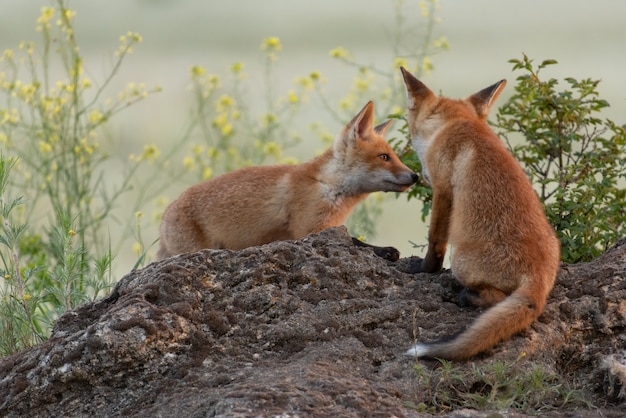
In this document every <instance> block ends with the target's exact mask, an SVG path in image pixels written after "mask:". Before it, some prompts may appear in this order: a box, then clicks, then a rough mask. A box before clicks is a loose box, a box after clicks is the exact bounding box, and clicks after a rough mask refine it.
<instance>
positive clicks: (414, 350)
mask: <svg viewBox="0 0 626 418" xmlns="http://www.w3.org/2000/svg"><path fill="white" fill-rule="evenodd" d="M427 353H428V346H427V345H426V344H416V345H415V346H413V347H411V348H410V349H409V350H408V351H407V352H406V353H404V355H405V356H412V357H422V356H425V355H426V354H427Z"/></svg>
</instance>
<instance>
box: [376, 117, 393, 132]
mask: <svg viewBox="0 0 626 418" xmlns="http://www.w3.org/2000/svg"><path fill="white" fill-rule="evenodd" d="M392 124H393V119H389V120H388V121H386V122H383V123H381V124H380V125H378V126H376V127H374V132H376V133H377V134H378V135H380V136H385V133H386V132H387V129H389V128H390V127H391V125H392Z"/></svg>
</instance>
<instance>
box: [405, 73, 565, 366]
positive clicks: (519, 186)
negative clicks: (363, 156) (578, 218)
mask: <svg viewBox="0 0 626 418" xmlns="http://www.w3.org/2000/svg"><path fill="white" fill-rule="evenodd" d="M402 74H403V76H404V83H405V85H406V89H407V96H408V107H409V115H408V123H409V132H410V135H411V141H412V144H413V146H414V148H415V149H416V150H417V152H418V154H419V158H420V161H421V162H422V168H423V170H422V175H423V176H424V179H425V180H426V181H427V182H429V183H430V185H431V186H432V189H433V205H432V213H431V220H430V230H429V232H428V251H427V253H426V258H425V259H424V260H422V261H421V262H419V263H417V264H416V265H414V266H413V272H436V271H438V270H439V269H441V266H442V263H443V258H444V255H445V253H446V245H447V243H448V241H449V242H450V244H452V246H453V248H454V251H453V252H452V256H451V264H452V265H451V269H452V273H453V274H454V276H455V277H456V278H457V279H458V280H459V282H461V283H462V284H463V285H464V286H466V289H465V291H464V293H462V294H461V296H462V301H463V302H465V303H467V304H471V305H475V306H479V307H483V308H486V307H490V306H493V307H491V308H489V309H488V310H487V311H486V312H485V313H483V314H482V315H481V316H480V317H479V318H478V319H477V320H476V321H475V322H474V323H473V324H472V325H471V326H470V327H469V328H468V329H467V330H465V331H463V332H461V333H460V334H459V335H458V336H456V337H455V338H453V339H448V340H444V341H439V342H433V343H422V344H418V345H417V346H415V347H414V348H412V349H411V350H409V352H408V354H411V355H417V356H424V357H439V358H445V359H451V360H454V359H465V358H468V357H471V356H473V355H475V354H478V353H480V352H481V351H484V350H486V349H488V348H490V347H492V346H493V345H495V344H496V343H498V342H499V341H502V340H504V339H506V338H509V337H510V336H512V335H513V334H515V333H517V332H519V331H522V330H524V329H526V328H527V327H528V326H530V324H532V323H533V321H535V320H536V319H537V318H538V317H539V315H541V312H542V311H543V308H544V306H545V304H546V299H547V297H548V294H549V293H550V291H551V290H552V286H553V285H554V280H555V278H556V273H557V271H558V269H559V259H560V247H559V241H558V239H557V238H556V236H555V234H554V230H553V229H552V227H551V226H550V224H549V223H548V220H547V218H546V216H545V214H544V212H543V207H542V206H541V203H540V202H539V198H538V197H537V195H536V193H535V191H534V190H533V188H532V186H531V184H530V181H529V180H528V178H527V177H526V174H524V171H523V170H522V168H521V167H520V166H519V164H518V163H517V162H516V161H515V159H514V158H513V156H512V155H511V154H510V153H509V151H508V150H507V149H506V148H505V146H504V144H503V143H502V141H500V139H499V138H498V137H497V136H496V135H495V134H494V133H493V131H491V129H489V126H488V125H487V123H486V119H487V113H488V112H489V108H490V107H491V104H492V103H493V101H494V100H495V99H496V98H497V97H498V95H499V94H500V91H501V90H502V88H504V85H505V84H506V82H505V81H504V80H502V81H500V82H498V83H496V84H494V85H492V86H490V87H487V88H486V89H483V90H481V91H479V92H478V93H476V94H474V95H472V96H470V97H468V98H467V99H464V100H454V99H448V98H445V97H437V96H435V94H434V93H433V92H432V91H430V90H429V89H428V87H426V86H425V85H424V84H423V83H422V82H420V81H419V80H417V79H416V78H415V77H413V76H412V75H411V74H410V73H409V72H408V71H406V70H405V69H404V68H402Z"/></svg>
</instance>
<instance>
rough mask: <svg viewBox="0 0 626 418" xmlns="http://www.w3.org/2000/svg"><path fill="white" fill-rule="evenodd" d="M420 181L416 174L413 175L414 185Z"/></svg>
mask: <svg viewBox="0 0 626 418" xmlns="http://www.w3.org/2000/svg"><path fill="white" fill-rule="evenodd" d="M419 179H420V177H419V176H418V175H417V174H416V173H411V180H413V183H417V181H418V180H419Z"/></svg>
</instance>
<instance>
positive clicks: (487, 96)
mask: <svg viewBox="0 0 626 418" xmlns="http://www.w3.org/2000/svg"><path fill="white" fill-rule="evenodd" d="M504 86H506V80H500V81H498V82H497V83H495V84H492V85H491V86H489V87H487V88H484V89H482V90H481V91H479V92H478V93H474V94H472V95H471V96H470V97H468V100H469V102H470V103H471V104H472V106H474V109H476V113H478V116H479V117H480V118H483V119H486V118H487V115H488V114H489V109H491V105H492V104H493V102H495V101H496V99H497V98H498V96H500V93H502V90H503V89H504Z"/></svg>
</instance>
